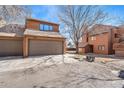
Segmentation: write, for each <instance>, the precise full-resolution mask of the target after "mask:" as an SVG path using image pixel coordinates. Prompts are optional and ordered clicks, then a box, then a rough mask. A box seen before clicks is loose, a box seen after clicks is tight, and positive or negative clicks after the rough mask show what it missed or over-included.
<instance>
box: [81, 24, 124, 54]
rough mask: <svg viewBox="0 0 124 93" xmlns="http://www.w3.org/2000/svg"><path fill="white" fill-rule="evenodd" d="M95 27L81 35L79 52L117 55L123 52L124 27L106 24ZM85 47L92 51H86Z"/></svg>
mask: <svg viewBox="0 0 124 93" xmlns="http://www.w3.org/2000/svg"><path fill="white" fill-rule="evenodd" d="M95 28H96V29H95V30H93V31H91V32H88V34H86V35H84V36H83V37H82V42H80V45H79V51H80V53H81V52H82V54H84V53H95V54H107V55H108V54H116V55H119V56H120V55H123V54H124V29H122V28H119V27H113V26H107V25H97V26H95ZM122 42H123V43H122ZM86 43H87V44H88V45H86ZM88 46H91V47H88ZM81 48H82V50H83V51H81ZM87 48H90V50H92V51H87V50H88V49H87ZM91 48H92V49H91ZM86 51H87V52H86Z"/></svg>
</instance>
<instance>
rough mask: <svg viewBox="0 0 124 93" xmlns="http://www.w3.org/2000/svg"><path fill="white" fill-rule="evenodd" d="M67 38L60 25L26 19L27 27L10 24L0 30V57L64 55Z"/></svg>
mask: <svg viewBox="0 0 124 93" xmlns="http://www.w3.org/2000/svg"><path fill="white" fill-rule="evenodd" d="M64 52H65V38H64V37H63V36H61V35H60V33H59V24H56V23H52V22H47V21H41V20H37V19H32V18H28V19H26V24H25V26H21V25H17V24H10V25H6V26H4V27H2V28H0V56H24V57H27V56H34V55H49V54H51V55H52V54H54V55H55V54H63V53H64Z"/></svg>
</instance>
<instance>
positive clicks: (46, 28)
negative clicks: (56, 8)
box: [39, 24, 54, 31]
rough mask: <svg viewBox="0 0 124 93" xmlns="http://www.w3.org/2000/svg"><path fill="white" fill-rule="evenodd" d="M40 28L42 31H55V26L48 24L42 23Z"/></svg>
mask: <svg viewBox="0 0 124 93" xmlns="http://www.w3.org/2000/svg"><path fill="white" fill-rule="evenodd" d="M39 29H40V31H53V29H54V27H53V26H52V25H48V24H40V26H39Z"/></svg>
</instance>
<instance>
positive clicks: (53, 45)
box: [29, 40, 63, 56]
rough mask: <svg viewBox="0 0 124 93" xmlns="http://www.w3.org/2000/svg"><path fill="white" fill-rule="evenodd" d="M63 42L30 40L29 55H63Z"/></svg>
mask: <svg viewBox="0 0 124 93" xmlns="http://www.w3.org/2000/svg"><path fill="white" fill-rule="evenodd" d="M62 48H63V46H62V42H60V41H41V40H29V55H30V56H33V55H54V54H62V53H63V49H62Z"/></svg>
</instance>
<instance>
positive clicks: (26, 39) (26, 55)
mask: <svg viewBox="0 0 124 93" xmlns="http://www.w3.org/2000/svg"><path fill="white" fill-rule="evenodd" d="M28 47H29V46H28V37H26V36H25V37H24V38H23V57H28Z"/></svg>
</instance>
